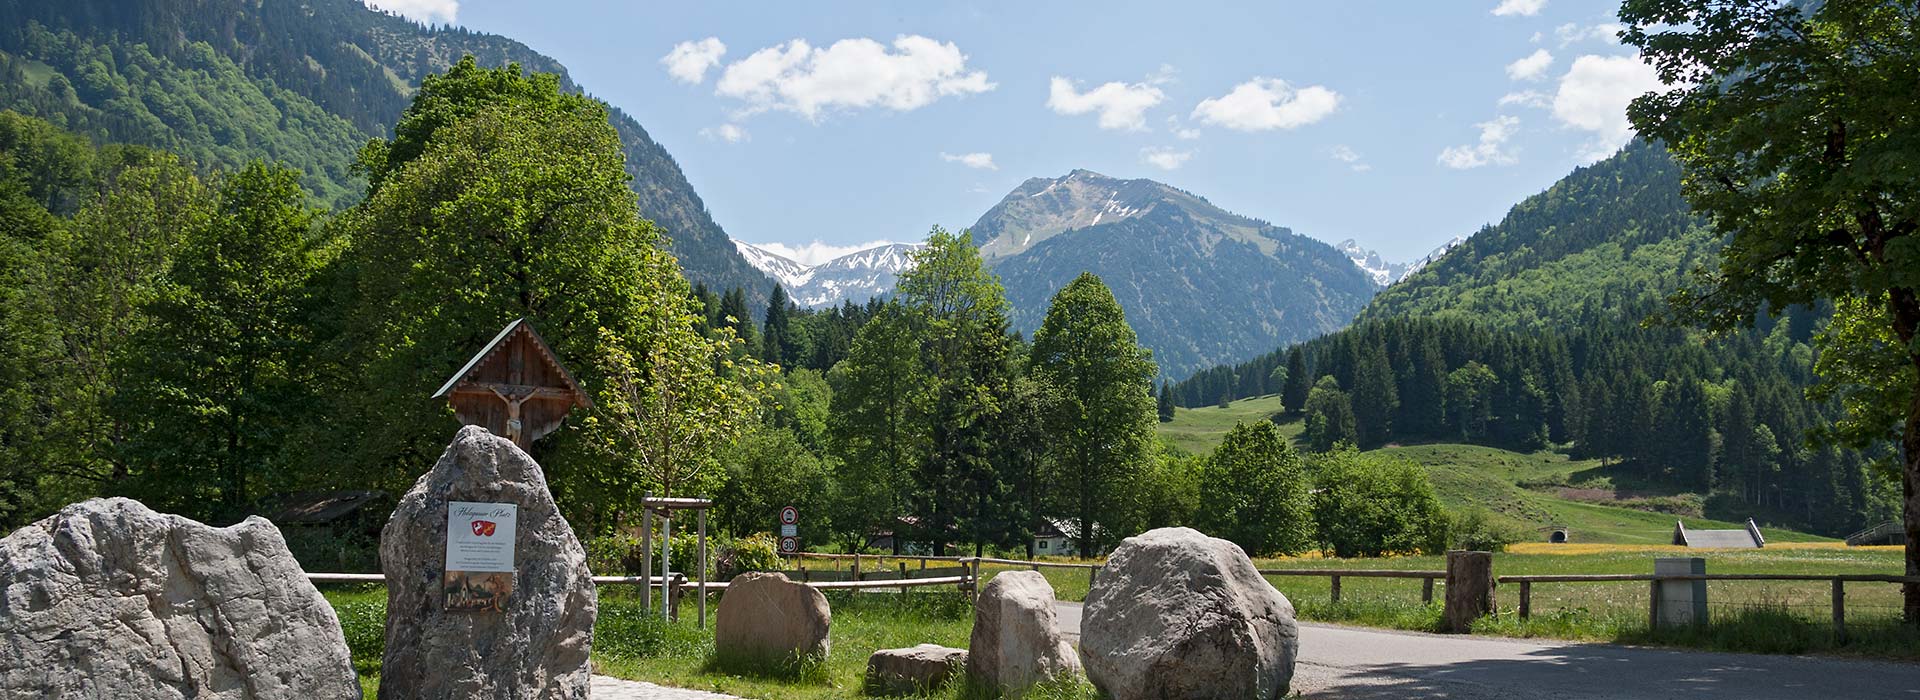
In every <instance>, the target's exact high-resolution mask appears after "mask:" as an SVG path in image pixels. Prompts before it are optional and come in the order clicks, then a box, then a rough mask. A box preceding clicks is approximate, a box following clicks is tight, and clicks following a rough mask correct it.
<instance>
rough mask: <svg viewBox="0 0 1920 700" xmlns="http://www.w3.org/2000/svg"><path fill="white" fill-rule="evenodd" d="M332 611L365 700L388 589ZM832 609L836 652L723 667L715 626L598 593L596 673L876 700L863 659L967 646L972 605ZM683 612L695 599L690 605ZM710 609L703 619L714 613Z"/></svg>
mask: <svg viewBox="0 0 1920 700" xmlns="http://www.w3.org/2000/svg"><path fill="white" fill-rule="evenodd" d="M325 595H326V597H327V600H328V601H329V602H331V603H333V606H334V609H335V610H336V611H338V612H339V614H340V618H341V620H340V621H341V626H342V627H343V628H344V630H345V632H346V636H347V644H348V646H349V647H351V648H352V650H353V658H354V670H355V671H356V672H358V673H359V674H360V683H361V687H362V688H364V689H365V690H366V693H367V697H369V698H371V697H374V693H375V692H377V690H378V687H379V683H380V657H381V654H382V652H383V650H384V647H385V642H384V630H383V626H384V624H385V614H386V593H385V590H384V589H382V588H380V587H378V586H334V587H329V588H328V589H327V590H326V591H325ZM827 598H828V602H829V604H830V605H831V606H832V608H833V647H832V651H831V653H830V655H829V657H828V658H827V659H826V661H825V663H821V664H806V665H803V666H800V667H797V668H786V669H780V668H767V667H742V666H740V665H738V664H725V663H721V662H719V661H718V660H716V659H715V657H714V653H713V627H712V620H711V619H709V620H708V626H707V628H706V629H700V628H698V627H696V626H695V625H694V616H693V614H692V610H691V608H687V609H686V614H684V615H682V616H681V619H680V620H679V621H678V622H665V621H662V620H661V619H660V618H659V613H658V609H657V608H656V609H655V611H654V612H653V613H647V612H645V611H643V610H642V608H641V605H640V602H641V601H640V599H639V598H638V597H636V596H633V595H630V594H626V592H624V591H610V590H607V589H603V590H602V596H601V598H600V610H599V617H598V619H597V620H596V621H595V624H594V639H593V668H594V672H595V673H598V674H603V675H609V676H614V677H618V678H627V679H632V680H644V681H651V682H654V683H660V684H662V685H671V686H675V687H681V688H693V689H697V690H711V691H714V692H719V693H726V694H730V695H739V696H743V697H749V698H779V699H780V700H827V699H829V698H858V697H873V696H869V695H867V694H866V692H865V688H864V678H865V673H866V665H867V657H868V656H871V655H872V654H873V652H874V651H875V650H878V649H891V648H898V647H910V646H913V645H915V644H927V643H932V644H942V645H946V646H953V647H960V648H966V646H967V638H968V636H969V635H970V634H972V631H973V608H972V606H971V604H970V603H969V602H968V600H967V598H966V596H964V595H963V594H961V593H959V592H956V591H950V590H943V591H938V592H932V591H925V590H921V591H916V592H914V593H912V594H909V595H906V596H901V595H897V594H874V593H867V594H852V593H841V592H833V593H829V594H828V596H827ZM687 604H688V605H689V606H690V605H691V604H692V601H691V600H689V601H687ZM712 610H713V609H712V608H709V613H711V612H712ZM980 695H981V694H980V693H977V692H975V693H969V692H968V690H967V689H963V688H960V687H958V686H955V687H951V688H948V689H947V690H946V691H944V692H942V693H940V694H937V695H934V696H932V697H934V698H943V699H951V700H957V699H958V698H962V697H979V696H980ZM1027 697H1028V698H1031V699H1032V700H1091V698H1092V697H1093V694H1092V692H1091V688H1087V687H1067V688H1048V689H1045V690H1044V692H1042V693H1039V694H1037V695H1029V696H1027Z"/></svg>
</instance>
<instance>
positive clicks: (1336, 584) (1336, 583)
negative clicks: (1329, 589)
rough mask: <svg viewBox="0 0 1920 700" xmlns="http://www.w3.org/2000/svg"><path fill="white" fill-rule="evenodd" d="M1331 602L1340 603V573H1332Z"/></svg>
mask: <svg viewBox="0 0 1920 700" xmlns="http://www.w3.org/2000/svg"><path fill="white" fill-rule="evenodd" d="M1333 604H1334V605H1339V604H1340V575H1339V574H1334V575H1333Z"/></svg>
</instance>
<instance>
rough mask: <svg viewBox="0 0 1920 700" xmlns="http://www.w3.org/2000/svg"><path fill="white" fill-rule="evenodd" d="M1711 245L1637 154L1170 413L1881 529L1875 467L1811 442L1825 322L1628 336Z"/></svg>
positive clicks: (1319, 441) (1212, 384) (1191, 391)
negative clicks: (1811, 392) (1567, 458)
mask: <svg viewBox="0 0 1920 700" xmlns="http://www.w3.org/2000/svg"><path fill="white" fill-rule="evenodd" d="M1715 245H1716V241H1715V240H1714V237H1713V236H1712V234H1711V232H1710V231H1709V230H1707V229H1706V228H1704V227H1703V226H1702V225H1701V222H1700V221H1699V220H1698V219H1697V217H1695V216H1693V215H1692V214H1691V213H1690V212H1689V211H1688V209H1687V206H1686V204H1685V202H1684V201H1682V199H1681V198H1680V194H1679V175H1678V168H1677V166H1676V165H1675V164H1674V163H1673V161H1672V160H1671V158H1670V157H1668V156H1667V154H1666V152H1665V151H1664V150H1662V149H1660V148H1658V147H1655V146H1652V145H1649V144H1646V143H1635V144H1633V145H1631V146H1629V147H1628V148H1627V149H1625V150H1624V151H1622V152H1621V153H1619V154H1617V155H1615V156H1614V157H1612V158H1609V159H1607V160H1604V161H1601V162H1600V163H1596V164H1594V165H1592V166H1588V167H1584V168H1580V169H1578V170H1576V171H1574V172H1573V173H1572V174H1570V175H1568V176H1567V177H1566V178H1564V179H1562V180H1561V181H1560V182H1557V183H1555V184H1554V185H1553V186H1552V187H1550V188H1549V189H1547V191H1545V192H1542V193H1541V194H1538V195H1535V196H1533V197H1529V198H1528V199H1527V200H1525V201H1523V202H1521V203H1520V204H1518V205H1516V206H1515V207H1514V208H1513V210H1512V211H1511V212H1510V213H1509V214H1508V215H1507V217H1506V218H1504V219H1503V220H1502V221H1501V222H1500V223H1499V224H1497V225H1494V226H1489V227H1486V228H1484V229H1482V230H1481V231H1480V232H1478V233H1476V234H1475V235H1474V236H1473V237H1471V238H1469V239H1468V240H1467V241H1466V242H1465V243H1463V244H1461V245H1460V246H1458V247H1457V248H1455V249H1454V250H1453V251H1451V252H1450V253H1448V254H1447V255H1446V256H1445V257H1443V258H1442V259H1440V260H1438V261H1436V262H1434V263H1433V264H1431V265H1429V266H1427V267H1426V268H1425V269H1423V270H1421V271H1420V272H1417V273H1415V274H1414V275H1413V276H1411V277H1409V278H1408V279H1407V280H1405V281H1403V282H1401V283H1400V284H1396V285H1394V286H1393V287H1390V288H1389V289H1387V290H1386V291H1385V292H1382V293H1381V294H1380V295H1379V296H1377V297H1375V299H1374V301H1373V302H1372V303H1370V304H1369V305H1368V306H1367V308H1366V310H1364V311H1362V312H1361V314H1360V320H1359V321H1357V322H1356V325H1355V326H1354V327H1353V328H1350V329H1347V330H1344V331H1341V332H1338V333H1334V334H1331V335H1328V336H1325V337H1322V338H1318V339H1315V340H1312V341H1309V342H1306V343H1303V344H1299V345H1295V346H1293V347H1290V348H1281V349H1278V350H1275V351H1274V352H1271V353H1269V354H1267V355H1264V356H1261V357H1259V358H1256V359H1254V360H1252V361H1250V362H1246V363H1241V364H1239V365H1236V366H1231V367H1227V366H1223V367H1216V368H1214V369H1210V370H1207V371H1204V372H1201V373H1199V374H1197V375H1195V376H1193V377H1192V378H1190V379H1188V380H1186V381H1184V382H1181V383H1179V384H1177V385H1175V386H1173V387H1172V389H1171V393H1172V394H1173V396H1174V400H1175V403H1178V404H1180V405H1184V406H1201V405H1212V404H1215V403H1217V402H1220V401H1223V400H1230V399H1235V398H1241V397H1247V396H1260V395H1265V394H1274V393H1278V394H1280V396H1281V399H1282V402H1283V404H1284V406H1285V409H1286V410H1287V411H1288V412H1290V413H1292V414H1295V415H1301V416H1303V417H1304V420H1305V421H1306V426H1307V427H1306V434H1305V435H1304V436H1303V439H1304V440H1305V441H1306V442H1308V443H1309V444H1310V445H1311V446H1317V447H1321V448H1324V447H1325V446H1327V445H1330V444H1333V443H1336V442H1339V441H1341V440H1352V441H1355V442H1357V443H1359V444H1360V445H1362V446H1378V445H1384V444H1388V443H1395V442H1418V441H1440V442H1469V443H1475V444H1485V445H1493V446H1498V447H1504V448H1509V449H1517V450H1523V451H1527V450H1539V449H1549V448H1551V449H1561V450H1565V451H1567V452H1569V453H1571V454H1575V455H1578V456H1582V457H1591V458H1600V459H1618V460H1621V464H1620V466H1619V467H1618V468H1617V469H1618V471H1619V473H1620V474H1621V475H1622V476H1623V477H1625V478H1629V479H1632V480H1636V481H1638V482H1641V483H1644V484H1647V485H1650V486H1651V487H1654V488H1659V489H1666V490H1682V491H1687V492H1692V493H1698V494H1703V495H1711V494H1719V496H1718V500H1714V499H1709V504H1710V507H1712V508H1717V509H1719V510H1710V511H1709V513H1708V515H1709V516H1710V517H1720V518H1730V519H1734V520H1738V519H1739V517H1744V516H1743V515H1741V514H1742V513H1766V514H1768V516H1769V517H1772V518H1774V520H1775V522H1782V523H1785V524H1791V525H1792V526H1796V527H1801V528H1807V529H1810V530H1812V531H1815V532H1822V533H1825V534H1845V533H1846V532H1847V531H1849V529H1850V528H1854V527H1857V526H1859V525H1862V524H1864V523H1865V522H1867V521H1868V520H1870V519H1875V518H1885V517H1891V515H1892V513H1893V512H1895V509H1894V506H1893V505H1892V502H1893V500H1892V494H1891V493H1889V492H1888V491H1887V489H1886V487H1885V485H1884V482H1883V481H1881V480H1879V479H1878V478H1876V477H1874V476H1873V475H1872V474H1871V472H1870V468H1869V466H1868V461H1869V460H1870V459H1871V458H1873V457H1876V456H1879V455H1878V454H1876V453H1874V452H1871V451H1870V452H1867V453H1862V452H1859V451H1855V450H1846V449H1838V448H1834V447H1826V446H1820V445H1817V444H1809V441H1808V438H1809V436H1811V435H1813V434H1815V433H1816V431H1818V430H1819V429H1820V428H1822V427H1823V426H1826V425H1828V424H1829V423H1830V421H1831V419H1832V418H1834V417H1835V416H1837V415H1838V410H1837V407H1836V406H1830V405H1824V404H1819V403H1815V402H1811V401H1809V400H1808V399H1807V398H1806V397H1805V395H1804V392H1805V390H1806V388H1807V387H1808V386H1810V385H1812V384H1813V383H1814V381H1815V377H1814V374H1813V357H1814V354H1815V353H1814V341H1815V337H1816V334H1817V332H1818V330H1819V328H1820V327H1821V326H1822V325H1823V323H1824V319H1825V317H1826V316H1827V315H1828V314H1827V313H1826V312H1825V311H1823V310H1817V309H1808V308H1805V307H1792V308H1789V309H1787V310H1786V311H1785V312H1783V313H1775V314H1761V315H1760V317H1759V318H1758V319H1757V320H1756V323H1755V325H1754V327H1752V328H1750V329H1745V330H1742V331H1739V332H1735V333H1731V334H1727V335H1723V336H1708V335H1706V334H1704V333H1702V332H1700V331H1697V330H1692V329H1687V328H1681V327H1674V326H1668V325H1663V324H1659V323H1653V324H1646V323H1643V321H1646V320H1647V319H1650V318H1656V317H1658V316H1660V315H1661V314H1663V313H1664V311H1665V310H1666V308H1667V307H1666V301H1665V298H1666V296H1667V295H1668V294H1670V293H1672V292H1673V291H1674V290H1675V289H1677V288H1679V286H1680V285H1681V284H1682V283H1684V282H1685V275H1686V273H1687V272H1688V271H1689V270H1691V269H1692V268H1694V267H1696V266H1698V265H1700V264H1702V263H1703V262H1705V261H1706V260H1707V259H1708V257H1707V256H1710V255H1711V254H1712V251H1713V249H1714V246H1715ZM1736 516H1739V517H1736ZM1763 519H1764V518H1763Z"/></svg>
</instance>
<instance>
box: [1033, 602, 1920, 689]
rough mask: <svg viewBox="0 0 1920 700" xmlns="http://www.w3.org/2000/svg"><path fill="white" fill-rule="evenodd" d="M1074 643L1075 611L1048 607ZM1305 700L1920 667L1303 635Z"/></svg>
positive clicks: (1867, 676) (1890, 673) (1832, 676)
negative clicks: (1072, 637)
mask: <svg viewBox="0 0 1920 700" xmlns="http://www.w3.org/2000/svg"><path fill="white" fill-rule="evenodd" d="M1056 610H1057V611H1058V613H1059V616H1060V627H1061V629H1062V630H1063V631H1066V632H1068V633H1070V634H1071V635H1073V636H1074V637H1075V640H1076V641H1078V637H1079V634H1080V613H1081V609H1080V604H1079V603H1067V602H1061V603H1058V604H1057V606H1056ZM1293 689H1294V690H1295V691H1296V692H1299V693H1300V694H1301V695H1302V696H1304V697H1306V698H1340V699H1364V700H1373V699H1376V698H1378V699H1385V698H1450V699H1456V700H1496V699H1497V700H1507V699H1509V698H1514V699H1518V698H1528V699H1532V698H1542V699H1544V698H1636V699H1637V698H1648V699H1652V698H1662V699H1664V698H1729V699H1732V698H1738V699H1739V700H1775V699H1778V700H1799V699H1801V698H1817V699H1820V700H1826V699H1829V698H1832V699H1836V700H1837V699H1841V698H1847V699H1852V698H1909V699H1915V700H1920V664H1894V663H1881V662H1873V661H1852V660H1843V659H1829V658H1821V657H1805V656H1763V655H1756V654H1717V653H1708V652H1695V651H1676V650H1670V649H1653V648H1641V647H1624V646H1615V645H1609V644H1580V643H1573V642H1556V641H1551V640H1526V639H1506V638H1499V637H1465V636H1450V635H1435V634H1418V633H1412V632H1393V631H1386V630H1377V629H1363V628H1356V627H1340V626H1335V625H1320V624H1302V625H1301V626H1300V658H1299V660H1298V663H1297V664H1296V665H1295V667H1294V675H1293Z"/></svg>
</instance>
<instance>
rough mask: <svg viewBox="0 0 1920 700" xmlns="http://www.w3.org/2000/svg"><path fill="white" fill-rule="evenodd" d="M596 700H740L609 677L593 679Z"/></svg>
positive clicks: (730, 696)
mask: <svg viewBox="0 0 1920 700" xmlns="http://www.w3.org/2000/svg"><path fill="white" fill-rule="evenodd" d="M593 699H594V700H740V699H739V698H736V697H734V696H732V695H721V694H719V693H709V692H705V691H701V690H683V689H680V688H668V687H666V686H664V685H654V684H652V683H645V682H641V681H623V680H620V679H618V678H613V677H609V676H594V677H593Z"/></svg>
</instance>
